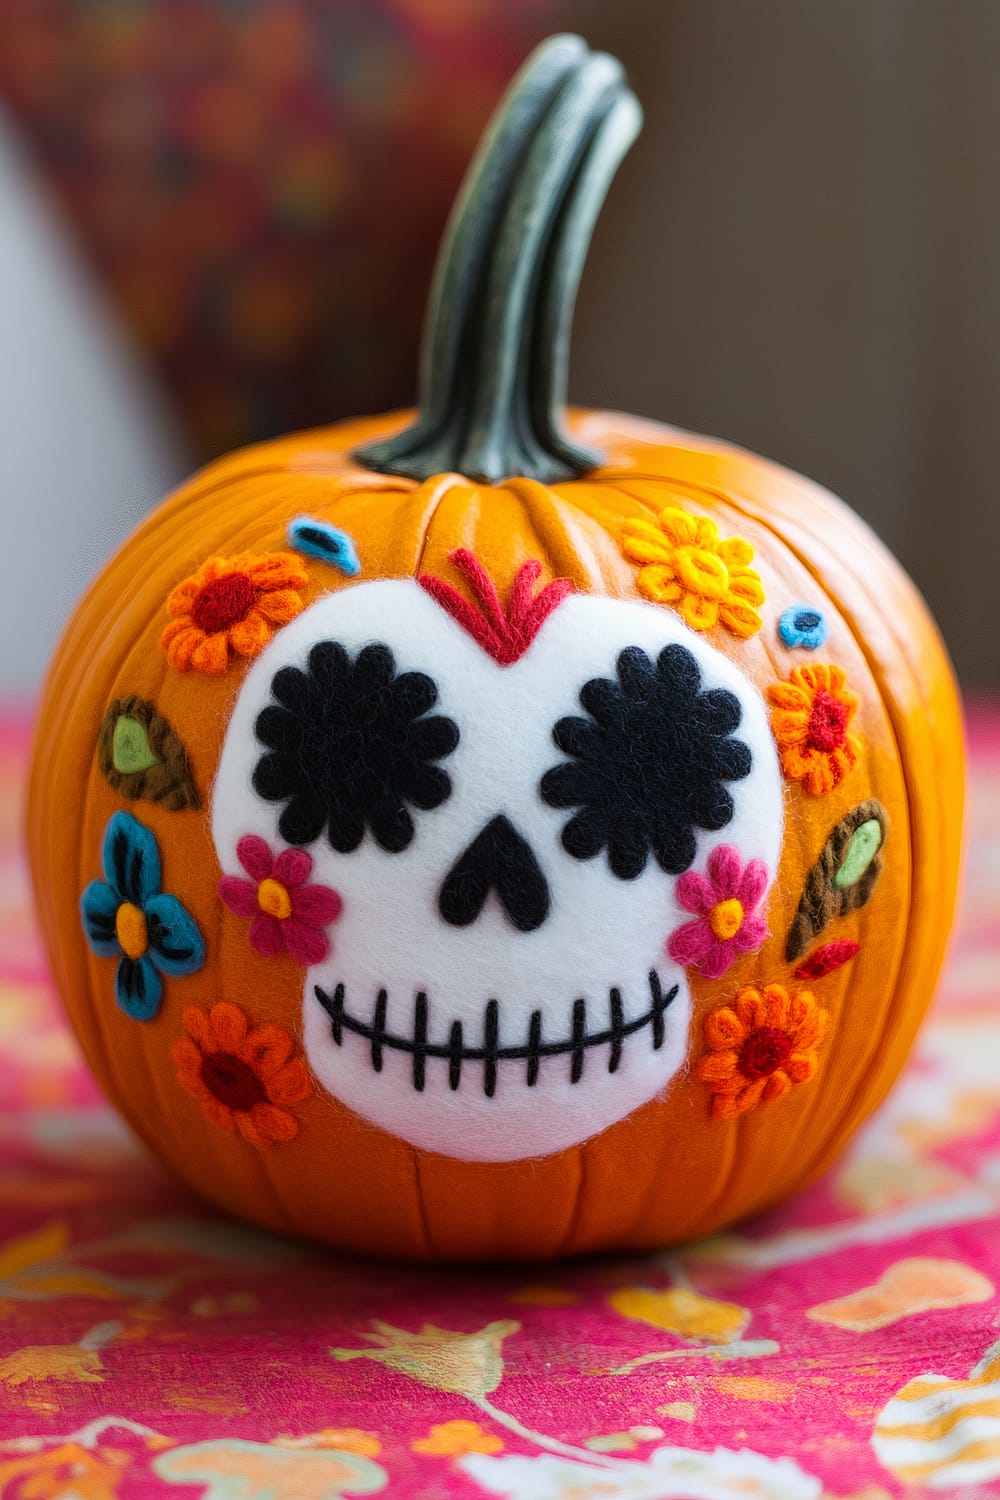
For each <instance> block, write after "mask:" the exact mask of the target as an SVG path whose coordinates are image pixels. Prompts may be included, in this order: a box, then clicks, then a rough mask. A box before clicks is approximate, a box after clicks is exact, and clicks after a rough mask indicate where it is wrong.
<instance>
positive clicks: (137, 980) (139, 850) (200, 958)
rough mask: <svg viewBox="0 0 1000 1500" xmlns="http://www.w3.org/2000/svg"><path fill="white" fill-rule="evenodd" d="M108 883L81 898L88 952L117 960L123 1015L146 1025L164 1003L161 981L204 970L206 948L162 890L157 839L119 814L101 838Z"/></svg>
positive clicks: (94, 882)
mask: <svg viewBox="0 0 1000 1500" xmlns="http://www.w3.org/2000/svg"><path fill="white" fill-rule="evenodd" d="M102 863H103V866H104V875H105V879H104V880H92V881H91V882H90V884H89V885H88V886H87V888H86V890H85V891H84V893H83V895H82V896H81V897H80V914H81V917H82V918H83V927H84V931H85V932H86V934H87V941H88V943H89V944H90V946H91V948H92V949H93V950H94V952H95V953H96V954H98V955H99V956H100V957H101V958H117V960H118V965H117V968H116V969H115V1000H116V1001H117V1002H118V1005H119V1006H120V1008H121V1009H122V1010H123V1011H124V1012H125V1014H126V1015H128V1016H131V1017H132V1018H133V1019H134V1020H136V1021H149V1020H152V1018H153V1016H155V1015H156V1013H157V1011H158V1010H159V1008H160V1001H161V1000H162V998H163V981H162V979H161V977H160V976H161V974H172V975H178V974H193V973H195V972H196V970H198V969H200V968H201V966H202V964H203V963H204V962H205V941H204V938H203V937H202V935H201V933H200V932H199V930H198V927H197V924H196V923H195V921H194V918H193V917H192V916H191V915H190V914H189V913H188V912H187V911H185V909H184V907H183V906H182V905H181V903H180V902H179V901H178V899H177V897H176V896H169V895H166V894H164V892H162V891H161V890H160V881H161V873H160V851H159V849H158V848H157V844H156V839H155V837H154V836H153V834H152V833H151V832H150V831H149V829H148V828H144V827H143V825H142V824H141V823H140V822H139V821H138V819H137V818H133V817H132V815H131V813H126V812H116V813H114V814H113V816H112V817H111V819H110V820H109V822H108V826H107V828H106V829H105V832H104V847H103V851H102Z"/></svg>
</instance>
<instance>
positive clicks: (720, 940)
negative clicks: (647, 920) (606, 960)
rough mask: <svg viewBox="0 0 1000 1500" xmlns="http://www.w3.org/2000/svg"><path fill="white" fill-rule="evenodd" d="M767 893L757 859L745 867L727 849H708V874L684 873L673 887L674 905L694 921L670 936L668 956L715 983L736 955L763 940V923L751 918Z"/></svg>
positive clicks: (723, 846) (763, 871)
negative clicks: (678, 905) (710, 850)
mask: <svg viewBox="0 0 1000 1500" xmlns="http://www.w3.org/2000/svg"><path fill="white" fill-rule="evenodd" d="M766 890H767V866H766V865H765V864H764V861H763V860H762V859H751V860H749V861H748V863H747V864H746V865H744V864H743V861H742V860H741V859H740V856H739V853H738V851H737V850H736V849H734V848H733V846H732V845H731V844H721V845H720V846H719V847H718V848H717V849H713V850H712V852H711V854H710V855H709V856H708V874H707V875H700V874H698V873H697V871H695V870H689V871H688V872H687V874H686V875H682V876H681V878H680V879H679V880H678V882H677V900H678V902H679V903H680V905H681V906H682V907H683V908H684V910H685V911H690V912H694V914H695V920H694V921H693V922H685V923H684V925H683V927H678V928H677V931H676V932H673V933H671V935H670V940H669V942H668V943H667V952H668V953H669V954H670V957H671V958H672V959H673V960H674V962H675V963H679V964H681V965H683V967H684V968H689V967H691V968H695V969H697V970H698V973H699V974H704V976H705V978H706V979H718V978H719V977H720V975H722V974H725V972H726V970H727V969H729V968H731V967H732V965H733V964H734V963H735V962H736V960H737V958H738V957H739V955H740V954H741V953H753V952H754V951H755V950H756V949H757V948H759V947H760V946H761V944H762V943H763V942H764V940H765V938H766V937H767V922H766V921H765V919H764V918H763V917H762V916H758V915H756V908H757V907H758V906H759V905H760V903H761V901H762V899H763V896H764V892H765V891H766Z"/></svg>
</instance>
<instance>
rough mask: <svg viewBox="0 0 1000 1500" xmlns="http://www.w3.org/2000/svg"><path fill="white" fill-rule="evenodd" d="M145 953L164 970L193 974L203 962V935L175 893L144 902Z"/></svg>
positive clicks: (165, 971) (168, 972)
mask: <svg viewBox="0 0 1000 1500" xmlns="http://www.w3.org/2000/svg"><path fill="white" fill-rule="evenodd" d="M145 910H146V923H147V930H148V934H149V956H150V958H151V959H152V961H153V963H154V964H155V965H156V967H157V968H158V969H160V970H161V972H162V973H164V974H194V973H195V971H196V970H198V969H200V968H201V966H202V964H203V963H204V962H205V939H204V938H203V937H202V935H201V933H200V931H199V930H198V925H197V923H196V922H195V920H194V918H193V917H192V916H191V915H190V913H188V912H186V911H185V910H184V907H183V906H182V905H181V903H180V902H179V901H178V899H177V897H176V896H153V897H152V898H151V899H150V900H149V901H147V902H146V908H145Z"/></svg>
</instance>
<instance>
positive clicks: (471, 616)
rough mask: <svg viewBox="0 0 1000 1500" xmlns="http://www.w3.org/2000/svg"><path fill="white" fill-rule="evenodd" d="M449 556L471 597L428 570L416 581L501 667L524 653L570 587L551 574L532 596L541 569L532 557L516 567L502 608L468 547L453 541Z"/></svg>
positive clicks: (565, 580)
mask: <svg viewBox="0 0 1000 1500" xmlns="http://www.w3.org/2000/svg"><path fill="white" fill-rule="evenodd" d="M449 557H450V559H451V561H452V562H453V563H454V564H455V566H456V568H458V570H459V572H460V573H461V574H462V576H463V577H464V578H465V580H466V582H467V583H468V585H469V588H470V589H471V590H472V593H473V594H474V595H475V599H476V602H475V603H473V602H472V600H470V599H467V598H466V597H465V595H464V594H461V593H459V591H458V589H457V588H455V586H454V584H452V583H448V582H446V580H445V579H443V578H436V577H435V576H434V575H433V574H431V573H421V574H420V576H419V578H418V579H417V582H418V583H419V584H420V586H421V588H423V589H426V590H427V592H428V594H430V596H431V598H432V599H435V600H436V601H437V603H438V604H440V605H441V608H442V609H445V610H447V612H448V613H449V614H450V615H451V617H452V619H453V620H456V621H457V622H458V624H459V625H461V627H462V629H463V630H465V631H466V632H467V633H468V634H469V635H471V636H472V638H473V640H474V641H476V642H477V644H478V645H480V646H482V648H483V650H484V651H486V652H488V653H489V655H490V656H492V658H493V660H494V661H495V662H498V663H499V664H500V666H502V667H509V666H510V665H511V664H512V663H513V662H515V661H518V660H519V659H520V658H521V657H522V656H523V655H524V653H525V652H526V651H527V649H528V647H529V646H530V645H531V643H532V641H533V640H534V639H535V637H536V635H537V634H538V632H539V631H540V630H541V628H542V626H543V625H544V624H545V621H546V620H547V619H548V617H549V615H550V614H551V613H552V611H553V610H554V609H556V608H557V607H558V606H559V605H560V604H561V603H562V601H563V600H564V599H565V598H566V595H567V594H570V593H572V592H573V584H572V583H571V582H570V580H569V579H568V578H553V579H552V581H551V582H550V583H547V584H546V585H545V587H544V588H543V589H542V590H541V592H540V593H538V594H536V595H535V596H534V597H532V589H533V587H534V585H535V582H536V580H537V579H538V576H539V574H540V573H541V571H542V565H541V563H540V562H538V561H536V560H535V559H534V558H532V559H529V561H527V562H525V563H522V564H521V566H520V568H519V569H518V571H517V574H516V576H515V578H514V581H513V583H512V584H511V588H510V598H509V600H508V602H507V608H506V610H505V609H504V607H503V604H502V603H501V601H500V596H499V594H498V593H497V590H496V585H495V584H494V582H493V580H492V579H491V578H490V576H489V574H488V573H487V571H486V569H485V568H484V567H483V565H482V563H481V562H479V560H478V559H477V558H476V557H474V556H473V554H472V553H471V552H470V551H469V550H468V548H466V547H458V548H456V549H455V551H454V552H451V553H449Z"/></svg>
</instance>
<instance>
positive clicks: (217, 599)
mask: <svg viewBox="0 0 1000 1500" xmlns="http://www.w3.org/2000/svg"><path fill="white" fill-rule="evenodd" d="M256 598H257V592H256V590H255V589H254V586H253V584H252V583H251V582H250V580H249V578H248V577H247V575H246V574H245V573H227V574H226V576H225V577H224V578H213V580H212V582H211V583H206V584H205V585H204V587H203V588H200V589H199V590H198V592H197V594H196V595H195V599H194V603H193V604H192V606H191V618H192V620H193V621H194V623H195V624H196V625H197V627H198V629H199V630H203V631H204V632H205V634H206V635H214V634H215V633H216V632H217V631H219V630H228V628H229V626H230V625H235V624H236V622H237V620H242V619H243V616H244V615H245V614H246V613H247V611H248V610H249V609H250V608H252V606H253V604H254V603H255V601H256Z"/></svg>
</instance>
